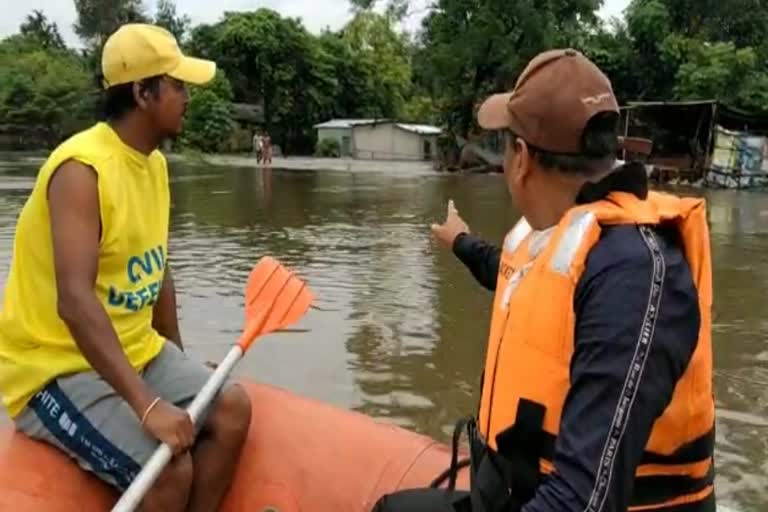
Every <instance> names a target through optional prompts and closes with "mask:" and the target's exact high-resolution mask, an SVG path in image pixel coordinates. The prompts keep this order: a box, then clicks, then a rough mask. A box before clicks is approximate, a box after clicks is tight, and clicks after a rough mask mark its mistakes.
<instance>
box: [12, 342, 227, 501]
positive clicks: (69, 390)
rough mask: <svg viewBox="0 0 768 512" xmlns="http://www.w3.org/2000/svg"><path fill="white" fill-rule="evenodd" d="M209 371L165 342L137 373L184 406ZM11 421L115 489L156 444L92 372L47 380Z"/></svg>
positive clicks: (123, 486) (131, 475) (127, 479)
mask: <svg viewBox="0 0 768 512" xmlns="http://www.w3.org/2000/svg"><path fill="white" fill-rule="evenodd" d="M212 372H213V370H211V369H210V368H208V367H207V366H205V365H204V364H202V363H201V362H198V361H195V360H194V359H191V358H190V357H189V356H188V355H187V354H186V353H185V352H182V351H181V350H179V348H178V347H177V346H176V345H175V344H173V343H171V342H166V343H165V346H164V347H163V350H162V351H161V352H160V354H158V356H157V357H156V358H155V359H153V360H152V361H150V363H149V364H148V365H147V366H146V367H145V369H144V371H143V372H142V373H141V376H142V377H143V379H144V382H146V383H147V385H148V386H149V387H150V388H151V389H152V390H154V391H155V392H156V393H157V394H158V395H160V396H161V397H162V398H163V399H164V400H167V401H169V402H171V403H173V404H175V405H177V406H179V407H181V408H186V407H187V405H189V403H190V402H191V401H192V399H193V398H194V397H195V395H196V394H197V392H198V391H200V389H201V388H202V387H203V384H205V381H206V380H208V377H209V375H210V374H211V373H212ZM225 385H226V384H225ZM15 423H16V428H17V429H19V430H20V431H22V432H24V433H25V434H27V435H28V436H30V437H32V438H34V439H39V440H42V441H45V442H47V443H50V444H52V445H54V446H55V447H57V448H59V449H60V450H62V451H64V452H65V453H66V454H68V455H69V456H70V457H72V458H73V459H75V460H76V461H77V463H78V464H79V465H80V466H81V467H82V468H84V469H86V470H87V471H91V472H93V473H95V474H96V475H97V476H98V477H99V478H101V479H103V480H104V481H106V482H107V483H109V484H111V485H113V486H115V487H117V488H118V489H120V490H125V489H126V488H127V487H128V486H129V485H130V483H131V482H132V481H133V479H134V478H135V477H136V475H137V474H138V472H139V471H140V470H141V467H142V466H143V465H144V464H145V463H146V461H147V460H148V459H149V457H150V456H151V455H152V453H153V452H154V451H155V448H156V447H157V446H158V442H157V440H155V439H154V438H152V437H151V436H150V435H149V434H147V433H146V432H145V431H144V429H143V428H142V426H141V419H140V418H138V417H137V416H136V414H135V413H134V412H133V410H132V409H131V407H130V406H129V405H128V404H127V403H126V402H125V400H123V398H122V397H120V396H119V395H118V394H117V393H116V392H115V391H114V390H113V389H112V387H111V386H110V385H109V384H107V382H105V381H104V380H103V379H102V378H101V377H100V376H99V375H98V374H97V373H96V372H84V373H78V374H74V375H70V376H65V377H60V378H58V379H56V380H54V381H52V382H50V383H49V384H48V385H47V386H46V387H45V388H43V389H42V390H41V391H39V392H38V393H37V394H36V395H35V396H34V397H33V398H32V400H31V401H30V402H29V404H28V405H27V407H25V408H24V409H23V410H22V412H21V414H19V415H18V416H17V417H16V419H15Z"/></svg>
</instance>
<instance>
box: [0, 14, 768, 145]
mask: <svg viewBox="0 0 768 512" xmlns="http://www.w3.org/2000/svg"><path fill="white" fill-rule="evenodd" d="M382 2H383V3H382ZM74 3H75V7H76V9H77V13H78V20H77V22H76V24H75V31H76V33H77V34H78V36H79V37H80V38H81V40H82V42H83V46H84V49H82V50H78V51H75V50H72V49H68V48H66V46H65V45H64V42H63V41H62V38H61V35H60V33H59V29H58V27H57V26H56V25H55V24H53V23H51V22H50V21H49V20H47V19H46V17H45V15H44V13H42V12H39V11H33V12H32V13H31V14H30V15H29V16H28V17H27V20H26V21H25V22H24V24H22V26H21V27H20V29H19V33H18V34H16V35H14V36H11V37H9V38H7V39H5V40H3V41H2V42H0V129H2V127H6V130H7V127H8V126H14V127H25V129H26V130H27V131H28V132H30V133H35V134H36V136H37V137H39V138H40V139H41V140H43V141H44V142H45V143H46V144H53V143H55V142H56V141H57V140H60V139H61V138H62V137H64V136H66V135H68V134H69V133H71V132H72V131H73V130H75V129H77V128H78V127H79V126H82V125H83V124H84V123H86V124H87V123H88V122H90V121H92V117H93V106H94V98H95V96H96V95H95V92H96V91H95V90H94V87H93V79H92V76H93V75H94V72H95V68H96V66H97V64H98V54H99V50H100V47H101V45H103V42H104V40H105V38H106V37H107V36H108V34H109V33H110V32H111V31H112V30H114V29H115V28H116V27H117V26H119V25H120V24H121V23H124V22H126V21H136V20H149V21H154V22H155V23H158V24H160V25H163V26H165V27H167V28H168V29H169V30H171V31H172V32H173V33H174V34H175V35H176V36H177V37H178V38H179V39H180V40H181V41H182V43H183V45H184V47H185V48H186V49H188V50H189V51H190V52H194V53H196V54H198V55H200V56H203V57H208V58H212V59H214V60H216V61H217V62H218V64H219V67H220V70H221V71H222V73H220V76H219V78H218V79H217V83H216V84H214V85H212V86H210V87H207V88H201V89H200V90H195V91H193V92H192V100H191V104H190V110H189V115H188V122H187V133H186V134H185V137H184V138H183V142H185V143H186V144H189V145H192V146H194V147H197V148H198V149H202V150H204V151H218V150H222V149H223V148H225V146H226V140H227V138H228V137H230V134H231V133H232V130H233V120H232V119H233V118H232V116H233V109H232V108H231V104H232V103H233V102H236V103H249V104H256V105H260V107H261V111H263V118H264V119H263V124H264V128H266V129H267V130H268V131H269V132H270V134H271V135H272V138H273V141H274V142H275V143H277V144H279V145H280V146H281V147H282V148H283V149H284V150H285V151H287V152H291V153H312V152H314V151H315V150H316V144H317V141H316V140H315V135H314V131H313V129H312V126H313V125H314V124H316V123H318V122H321V121H325V120H327V119H329V118H332V117H378V118H398V119H402V120H405V121H411V122H430V123H439V124H443V125H444V126H446V127H447V128H449V129H450V130H452V131H454V132H456V133H459V134H462V135H466V134H467V133H468V132H470V131H472V130H473V129H474V121H473V112H474V109H475V108H476V107H477V104H478V102H479V101H480V100H481V99H482V98H483V97H484V96H485V95H487V94H488V93H490V92H494V91H497V90H501V89H505V88H509V87H511V86H512V85H513V84H514V82H515V80H516V77H517V76H518V74H519V73H520V71H521V70H522V68H523V66H524V65H525V63H526V62H527V61H528V59H530V58H531V57H532V56H533V55H535V54H536V53H537V52H539V51H541V50H543V49H546V48H551V47H554V46H564V45H568V46H572V47H576V48H579V49H581V50H582V51H584V52H585V53H586V54H587V55H589V56H590V57H591V58H593V59H594V60H595V61H596V62H597V63H598V64H599V65H600V66H601V67H602V68H603V69H604V70H605V71H606V73H608V75H609V76H610V78H611V79H612V81H613V83H614V88H615V91H616V93H617V95H618V96H619V99H620V101H622V102H625V101H630V100H685V99H718V100H721V101H723V102H725V103H727V104H728V105H729V106H732V107H736V108H741V109H744V110H748V111H751V112H756V113H768V39H767V38H766V37H765V35H764V28H765V27H766V26H768V4H766V3H765V2H763V1H761V0H633V1H632V2H631V4H630V6H629V8H628V9H627V10H626V12H625V13H624V15H623V16H622V17H621V18H620V19H614V20H611V21H610V22H605V21H604V20H601V19H599V18H598V17H597V15H596V13H597V10H598V9H599V8H600V6H601V0H549V1H547V2H540V1H537V0H435V1H434V2H433V4H432V6H431V7H430V8H429V10H428V12H427V13H426V16H425V17H424V18H423V21H422V24H421V27H420V30H418V31H416V32H415V33H406V32H404V31H403V30H401V27H403V26H405V25H404V24H402V23H401V21H403V20H408V19H411V18H409V17H410V16H411V15H412V14H413V12H412V11H411V7H412V6H411V5H410V4H409V2H408V1H407V0H381V1H379V2H377V1H376V0H351V1H350V3H351V6H350V7H351V12H352V14H353V16H352V18H351V20H350V21H349V23H347V24H346V25H345V26H344V27H343V28H342V29H341V30H338V31H329V30H325V31H323V32H321V33H320V34H312V33H310V32H309V31H308V30H307V29H306V28H305V27H304V25H303V24H302V22H301V20H299V19H295V18H289V17H284V16H281V15H280V14H278V13H277V12H275V11H273V10H270V9H258V10H253V11H245V12H227V13H224V14H223V15H222V16H221V17H220V18H219V20H218V21H217V22H215V23H212V24H202V25H197V26H192V25H191V22H190V19H189V17H187V16H185V15H183V14H178V13H177V10H176V6H175V4H174V3H173V2H172V1H171V0H161V1H160V2H158V5H157V8H156V12H155V13H148V12H147V11H146V9H145V7H144V4H143V3H142V2H141V1H140V0H117V1H115V0H74ZM222 84H225V85H224V86H222Z"/></svg>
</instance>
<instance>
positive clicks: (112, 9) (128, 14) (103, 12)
mask: <svg viewBox="0 0 768 512" xmlns="http://www.w3.org/2000/svg"><path fill="white" fill-rule="evenodd" d="M74 2H75V9H76V10H77V22H76V23H75V25H74V29H75V33H76V34H77V35H78V36H79V37H80V39H81V40H82V41H83V43H85V44H86V45H87V46H88V47H89V48H91V50H93V51H94V52H95V53H100V52H101V47H102V46H104V42H105V41H106V40H107V38H108V37H109V36H110V35H111V34H112V33H113V32H114V31H115V30H117V29H118V27H120V25H123V24H125V23H131V22H147V21H149V18H148V17H147V15H146V13H145V9H144V5H143V3H142V0H74Z"/></svg>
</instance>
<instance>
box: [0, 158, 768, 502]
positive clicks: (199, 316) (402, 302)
mask: <svg viewBox="0 0 768 512" xmlns="http://www.w3.org/2000/svg"><path fill="white" fill-rule="evenodd" d="M172 172H173V175H174V178H173V184H172V194H173V211H172V234H171V242H170V247H171V265H172V267H173V269H174V273H175V276H176V283H177V288H178V293H179V303H180V307H181V311H180V316H181V320H180V322H181V328H182V333H183V337H184V343H185V345H186V346H187V347H188V349H189V350H190V351H191V352H192V353H194V354H196V355H198V356H200V357H203V358H206V359H211V360H218V359H219V358H221V357H222V356H223V355H224V354H225V352H226V350H227V348H228V344H229V343H231V342H232V341H234V340H235V338H236V336H237V334H238V332H239V328H240V327H241V324H242V314H243V313H242V293H243V287H244V282H245V278H246V276H247V274H248V271H249V270H250V268H251V267H252V265H253V264H254V263H255V262H256V261H257V260H258V259H259V257H261V256H263V255H266V254H271V255H274V256H276V257H277V258H279V259H280V260H281V261H283V262H284V263H286V264H287V265H289V266H292V267H294V268H295V269H297V270H298V272H299V273H300V274H301V275H302V276H303V277H304V278H305V279H306V280H307V281H308V283H309V285H310V286H311V287H312V288H313V289H314V290H315V292H316V294H317V297H318V301H317V305H318V309H313V310H311V311H310V312H309V314H308V315H307V316H306V317H305V318H304V319H303V320H302V321H301V322H300V323H299V324H297V325H296V326H294V328H293V330H292V331H291V332H287V333H279V334H274V335H270V336H268V337H265V338H264V339H262V340H261V341H259V342H258V343H257V344H256V345H255V346H254V348H253V349H252V352H251V353H250V354H248V356H247V358H246V359H245V360H244V361H243V362H242V363H241V366H239V368H238V373H239V374H240V375H242V376H247V377H250V378H253V379H258V380H260V381H264V382H267V383H271V384H274V385H277V386H281V387H285V388H288V389H290V390H292V391H294V392H297V393H300V394H303V395H307V396H310V397H313V398H316V399H319V400H324V401H328V402H331V403H333V404H336V405H339V406H342V407H346V408H350V409H354V410H357V411H361V412H363V413H366V414H369V415H372V416H375V417H377V418H380V419H382V420H385V421H389V422H393V423H396V424H399V425H402V426H404V427H407V428H411V429H414V430H417V431H419V432H423V433H426V434H429V435H432V436H435V437H437V438H440V439H441V440H444V441H447V440H448V439H449V437H450V433H451V430H452V426H453V423H454V421H455V420H456V419H457V418H458V417H460V416H464V415H467V414H468V413H472V412H474V410H475V408H476V401H477V399H478V382H479V375H480V370H481V365H482V361H483V357H484V352H485V344H486V336H487V330H488V327H487V326H488V320H489V309H490V304H491V300H492V296H491V293H490V292H488V291H486V290H484V289H482V288H481V287H480V286H479V285H478V284H476V283H475V282H474V280H473V279H472V277H471V275H470V274H469V273H468V271H467V270H466V269H465V268H464V267H463V266H462V265H461V264H460V263H459V262H458V261H457V260H456V259H455V258H454V257H453V255H452V254H451V253H450V252H449V251H447V250H445V249H443V248H442V247H439V246H437V245H436V244H435V243H434V242H433V241H432V240H431V237H430V232H429V225H430V223H432V222H434V221H439V220H442V218H443V216H444V213H445V207H446V203H447V201H448V199H449V198H453V199H454V200H455V202H456V206H457V207H458V209H459V210H460V212H461V214H462V216H463V217H464V218H465V219H466V220H467V221H468V223H469V224H470V226H471V227H472V229H473V231H474V232H475V233H478V234H480V235H481V236H484V237H486V238H488V239H491V240H501V238H502V237H503V235H504V233H505V231H506V230H507V229H508V228H509V227H510V226H511V225H512V224H513V223H514V221H515V220H516V217H517V214H516V212H515V211H514V209H513V208H512V207H511V206H510V203H509V201H508V198H507V194H506V191H505V189H504V187H503V185H502V183H501V180H500V178H499V177H498V176H451V175H438V174H422V175H413V174H405V173H397V174H385V173H359V174H350V173H332V172H289V171H279V170H274V171H264V172H262V171H260V170H258V169H234V168H228V169H220V168H195V167H190V166H183V165H178V164H174V165H172ZM34 173H35V169H34V168H33V167H20V166H19V165H17V164H13V163H10V162H7V161H6V162H5V164H2V162H0V287H1V285H2V282H3V281H4V279H5V275H6V273H7V270H8V265H9V262H10V254H11V249H12V248H11V245H12V236H13V232H14V224H15V219H16V215H17V213H18V211H19V209H20V207H21V205H22V203H23V201H24V200H25V198H26V196H27V194H28V192H29V186H30V184H31V180H32V177H33V176H34ZM683 192H685V193H690V194H694V195H697V194H700V193H703V194H705V195H706V196H707V197H708V199H709V216H710V226H711V234H712V245H713V260H714V269H715V323H714V344H715V366H716V374H715V385H716V397H717V406H718V422H717V443H718V444H717V471H718V476H717V478H718V480H717V483H718V488H719V491H718V493H719V498H720V499H719V501H720V503H721V504H723V505H726V504H728V505H734V506H736V507H737V508H738V509H740V510H741V511H743V512H758V511H764V510H766V509H768V477H766V475H768V392H767V391H766V389H767V388H768V345H767V344H766V341H765V340H766V338H768V316H766V312H768V308H766V305H765V304H763V300H765V297H766V293H765V291H766V290H767V289H768V265H766V263H765V262H766V258H765V254H766V253H767V252H768V195H764V194H759V193H749V192H731V191H703V192H699V191H695V190H692V191H683Z"/></svg>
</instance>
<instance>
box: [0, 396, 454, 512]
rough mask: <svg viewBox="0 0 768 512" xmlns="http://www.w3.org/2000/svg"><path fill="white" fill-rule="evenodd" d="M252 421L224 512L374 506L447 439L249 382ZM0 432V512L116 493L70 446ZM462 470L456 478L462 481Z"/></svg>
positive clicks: (94, 501) (444, 450) (108, 503)
mask: <svg viewBox="0 0 768 512" xmlns="http://www.w3.org/2000/svg"><path fill="white" fill-rule="evenodd" d="M244 385H245V387H246V389H247V391H248V394H249V395H250V397H251V402H252V404H253V423H252V424H251V430H250V433H249V437H248V441H247V444H246V447H245V450H244V452H243V456H242V457H241V459H240V465H239V467H238V470H237V476H236V479H235V482H234V483H233V486H232V488H231V490H230V492H229V495H228V497H227V498H226V501H225V503H224V506H223V507H222V508H221V511H222V512H268V511H269V512H278V511H279V512H299V511H302V512H321V511H323V512H324V511H334V512H368V511H370V509H371V507H372V506H373V504H374V503H375V502H376V500H378V498H379V497H380V496H382V495H383V494H386V493H388V492H392V491H394V490H397V489H406V488H411V487H424V486H427V485H429V484H430V482H432V481H433V480H434V479H435V478H436V477H437V476H438V475H439V474H440V473H441V472H443V471H444V470H445V469H446V468H448V466H449V465H450V457H451V452H450V448H449V447H448V446H445V445H443V444H439V443H437V442H435V441H434V440H432V439H430V438H428V437H425V436H421V435H418V434H416V433H413V432H410V431H408V430H405V429H402V428H398V427H395V426H391V425H387V424H384V423H380V422H376V421H374V420H373V419H372V418H369V417H367V416H365V415H362V414H359V413H355V412H351V411H347V410H343V409H340V408H337V407H333V406H331V405H327V404H323V403H320V402H316V401H313V400H309V399H306V398H302V397H299V396H296V395H294V394H291V393H289V392H287V391H283V390H280V389H277V388H273V387H270V386H266V385H261V384H254V383H250V382H245V383H244ZM1 432H2V433H0V460H2V461H3V462H2V464H0V511H13V512H70V511H78V512H104V511H108V510H109V509H110V508H111V507H112V505H113V504H114V502H115V501H116V499H117V494H116V493H114V492H113V491H112V490H110V488H108V487H107V486H106V485H105V484H103V483H102V482H101V481H100V480H98V479H97V478H95V477H93V476H91V475H90V474H88V473H86V472H85V471H82V470H81V469H80V468H79V467H78V466H77V465H76V464H75V463H74V462H72V461H70V459H69V458H67V457H66V456H65V455H62V454H60V453H59V452H58V451H56V450H54V449H53V448H50V447H48V446H46V445H44V444H42V443H40V442H37V441H33V440H30V439H29V438H27V437H25V436H23V435H22V434H18V433H16V432H14V431H13V430H12V429H11V428H6V429H5V430H3V431H1ZM467 484H468V475H467V471H466V470H462V472H461V473H460V478H459V481H458V484H457V487H459V488H466V487H467Z"/></svg>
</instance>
